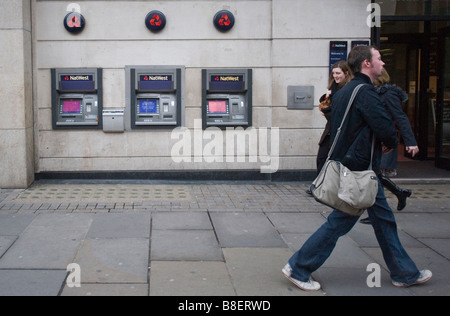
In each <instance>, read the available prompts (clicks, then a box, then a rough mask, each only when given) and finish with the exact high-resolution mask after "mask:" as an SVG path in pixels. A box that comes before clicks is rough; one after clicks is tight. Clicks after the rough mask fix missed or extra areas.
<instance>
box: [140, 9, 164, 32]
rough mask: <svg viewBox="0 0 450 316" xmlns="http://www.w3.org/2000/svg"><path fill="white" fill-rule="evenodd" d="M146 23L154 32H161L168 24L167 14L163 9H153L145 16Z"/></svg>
mask: <svg viewBox="0 0 450 316" xmlns="http://www.w3.org/2000/svg"><path fill="white" fill-rule="evenodd" d="M145 25H146V26H147V28H148V29H149V30H150V31H152V32H159V31H161V30H162V29H163V28H164V27H165V26H166V16H165V15H164V13H162V12H161V11H156V10H155V11H151V12H150V13H149V14H147V16H146V17H145Z"/></svg>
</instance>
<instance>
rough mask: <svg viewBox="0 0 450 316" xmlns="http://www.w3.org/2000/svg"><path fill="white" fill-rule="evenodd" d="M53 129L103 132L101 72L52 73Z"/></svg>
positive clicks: (61, 70) (69, 71) (74, 70)
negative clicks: (99, 130)
mask: <svg viewBox="0 0 450 316" xmlns="http://www.w3.org/2000/svg"><path fill="white" fill-rule="evenodd" d="M51 75H52V125H53V129H63V128H66V129H67V128H69V129H71V128H94V129H101V128H102V115H101V113H102V108H103V106H102V101H103V97H102V69H100V68H98V69H97V68H75V69H52V70H51Z"/></svg>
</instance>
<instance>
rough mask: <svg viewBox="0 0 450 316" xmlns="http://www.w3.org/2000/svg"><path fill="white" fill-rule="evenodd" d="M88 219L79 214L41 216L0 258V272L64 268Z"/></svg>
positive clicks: (88, 217) (73, 255) (83, 235)
mask: <svg viewBox="0 0 450 316" xmlns="http://www.w3.org/2000/svg"><path fill="white" fill-rule="evenodd" d="M91 223H92V218H91V217H90V216H88V215H86V216H85V215H82V214H77V215H74V214H68V215H60V214H57V215H55V214H41V215H38V216H36V218H35V219H34V220H33V221H32V222H31V224H30V225H29V226H28V227H27V228H26V229H25V231H24V232H23V234H22V235H21V236H20V238H19V239H18V240H17V241H16V242H15V243H14V244H13V245H12V246H11V248H10V249H9V250H8V251H7V252H6V253H5V254H4V255H3V256H2V257H1V258H0V269H48V270H55V269H66V267H67V265H68V264H70V263H72V262H73V258H74V257H75V254H76V251H77V249H78V247H79V245H80V243H81V242H82V241H83V239H84V238H85V236H86V233H87V232H88V230H89V227H90V225H91Z"/></svg>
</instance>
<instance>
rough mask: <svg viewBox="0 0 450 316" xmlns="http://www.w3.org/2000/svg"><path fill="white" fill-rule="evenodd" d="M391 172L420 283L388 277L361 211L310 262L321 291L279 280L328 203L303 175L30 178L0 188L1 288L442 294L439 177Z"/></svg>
mask: <svg viewBox="0 0 450 316" xmlns="http://www.w3.org/2000/svg"><path fill="white" fill-rule="evenodd" d="M400 183H402V186H403V187H406V188H409V189H411V190H412V191H413V195H412V196H411V197H410V198H409V199H408V205H407V207H406V209H405V210H403V211H402V212H397V211H395V215H396V218H397V221H398V230H399V236H400V239H401V241H402V243H403V245H404V247H405V249H406V250H407V252H408V253H409V255H410V256H411V257H412V258H413V260H414V261H415V262H416V264H417V266H418V267H419V269H425V268H427V269H430V270H431V271H432V272H433V278H432V279H431V280H430V281H429V282H428V283H426V284H424V285H420V286H412V287H409V288H396V287H394V286H393V285H392V284H391V281H390V277H389V272H388V270H387V268H386V265H385V263H384V260H383V258H382V254H381V251H380V249H379V247H378V244H377V241H376V239H375V236H374V233H373V229H372V227H371V226H369V225H364V224H360V223H358V224H357V225H356V226H355V227H354V229H353V230H352V231H351V232H350V233H349V234H348V235H346V236H344V237H342V238H341V239H340V240H339V242H338V244H337V246H336V249H335V251H334V252H333V254H332V255H331V257H330V258H329V259H328V260H327V261H326V262H325V264H324V265H323V266H322V267H321V268H320V269H319V270H317V271H316V272H315V273H314V274H313V278H314V279H315V280H317V281H319V282H320V283H321V284H322V289H321V290H320V291H317V292H304V291H301V290H299V289H298V288H296V287H295V286H294V285H293V284H292V283H290V282H289V281H288V280H287V279H286V278H285V277H284V276H283V275H282V273H281V269H282V268H283V266H284V264H285V263H286V261H287V260H288V259H289V257H290V256H291V255H292V254H293V252H295V251H296V250H298V249H299V248H300V247H301V245H302V244H303V243H304V241H305V240H306V239H307V238H308V237H309V236H310V235H311V234H312V233H313V232H315V231H316V230H317V228H318V227H319V226H320V225H321V224H322V223H323V222H324V221H325V220H326V217H327V215H328V214H329V212H330V209H329V208H327V207H325V206H322V205H320V204H319V203H317V202H316V201H315V200H314V199H313V198H311V197H310V196H308V195H307V194H306V193H305V189H307V187H308V184H309V183H306V182H280V183H274V182H252V181H247V182H220V181H216V182H194V181H193V182H157V181H143V180H141V181H131V180H130V181H108V180H103V181H100V180H97V181H94V180H92V181H89V180H84V181H78V180H67V181H64V180H40V181H36V182H35V183H34V184H33V185H31V186H30V187H29V188H27V189H0V296H35V295H38V296H116V295H117V296H128V295H132V296H196V297H205V296H221V297H235V296H238V297H239V296H242V297H244V296H246V297H248V296H268V297H270V296H319V297H320V296H342V295H345V296H347V295H360V296H448V295H449V294H450V261H449V260H450V181H449V179H447V180H445V179H444V180H443V179H439V180H438V181H421V182H417V180H414V181H412V182H411V181H409V182H408V181H403V182H402V181H400ZM386 195H387V197H388V201H389V203H390V205H391V206H392V208H393V209H396V200H395V199H394V197H393V195H392V194H390V193H386ZM364 216H365V215H363V217H364Z"/></svg>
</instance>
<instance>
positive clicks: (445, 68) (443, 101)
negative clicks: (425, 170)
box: [436, 27, 450, 170]
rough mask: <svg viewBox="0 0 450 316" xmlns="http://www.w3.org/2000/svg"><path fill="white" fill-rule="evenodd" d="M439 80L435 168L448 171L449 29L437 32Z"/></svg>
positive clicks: (449, 126) (449, 149)
mask: <svg viewBox="0 0 450 316" xmlns="http://www.w3.org/2000/svg"><path fill="white" fill-rule="evenodd" d="M438 42H439V58H438V63H439V65H440V67H439V80H438V88H437V98H436V120H437V124H436V130H437V133H436V143H437V146H436V166H437V167H439V168H445V169H448V170H450V27H447V28H443V29H441V30H440V32H439V37H438Z"/></svg>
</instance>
